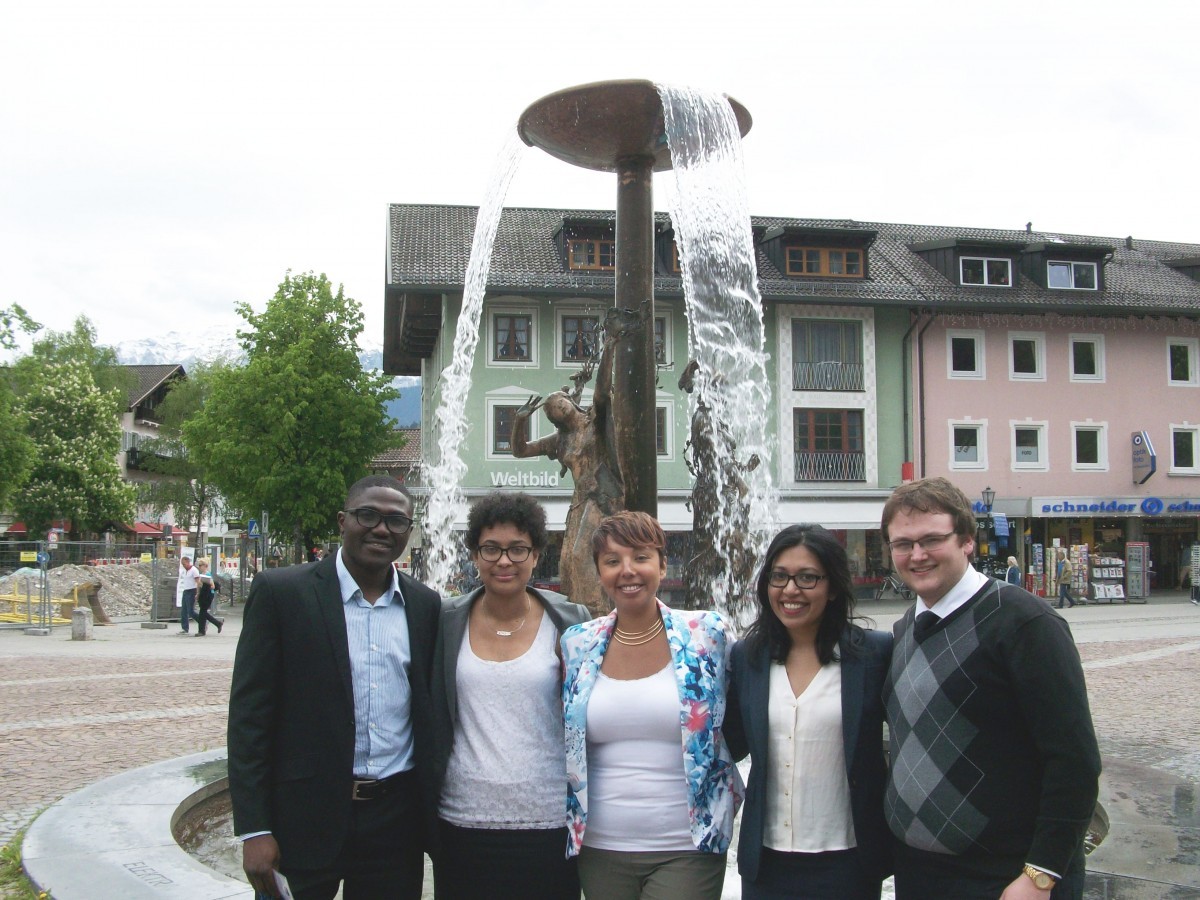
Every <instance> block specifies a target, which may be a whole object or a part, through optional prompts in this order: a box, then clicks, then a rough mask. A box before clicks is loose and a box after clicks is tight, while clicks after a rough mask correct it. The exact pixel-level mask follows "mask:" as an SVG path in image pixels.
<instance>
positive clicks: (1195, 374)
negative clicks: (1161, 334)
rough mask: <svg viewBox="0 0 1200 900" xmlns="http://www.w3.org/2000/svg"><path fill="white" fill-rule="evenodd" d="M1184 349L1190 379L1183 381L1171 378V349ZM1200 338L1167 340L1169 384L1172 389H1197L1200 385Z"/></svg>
mask: <svg viewBox="0 0 1200 900" xmlns="http://www.w3.org/2000/svg"><path fill="white" fill-rule="evenodd" d="M1172 347H1184V348H1185V349H1186V350H1187V355H1188V377H1187V378H1186V379H1185V380H1183V381H1175V380H1173V379H1172V378H1171V348H1172ZM1198 362H1200V338H1185V337H1169V338H1167V384H1168V385H1170V386H1171V387H1196V386H1197V385H1200V366H1198V365H1197V363H1198Z"/></svg>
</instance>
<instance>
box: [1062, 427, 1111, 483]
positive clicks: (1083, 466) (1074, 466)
mask: <svg viewBox="0 0 1200 900" xmlns="http://www.w3.org/2000/svg"><path fill="white" fill-rule="evenodd" d="M1080 431H1095V432H1097V433H1098V434H1099V435H1100V437H1099V439H1098V440H1097V442H1096V443H1097V448H1096V451H1097V456H1098V460H1097V461H1096V462H1094V463H1081V462H1080V461H1079V457H1078V456H1077V455H1076V450H1077V444H1076V437H1075V436H1076V435H1077V434H1078V433H1079V432H1080ZM1071 470H1072V471H1074V472H1107V471H1108V423H1107V422H1093V421H1092V420H1091V419H1088V420H1087V421H1085V422H1072V423H1071Z"/></svg>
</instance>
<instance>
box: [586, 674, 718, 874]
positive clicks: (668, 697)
mask: <svg viewBox="0 0 1200 900" xmlns="http://www.w3.org/2000/svg"><path fill="white" fill-rule="evenodd" d="M587 754H588V763H587V764H588V818H587V831H585V832H584V835H583V845H584V846H585V847H593V848H595V849H598V850H623V851H647V850H652V851H667V850H693V851H694V850H695V849H696V846H695V844H694V843H693V841H692V827H691V819H690V818H689V816H688V792H687V778H685V777H684V771H683V732H682V731H681V730H680V724H679V687H678V685H677V684H676V682H675V669H674V667H673V666H672V665H671V664H670V663H668V664H667V665H666V666H664V667H663V668H662V669H660V670H659V671H658V672H656V673H655V674H653V675H650V676H649V677H647V678H635V679H632V680H629V681H625V680H619V679H616V678H609V677H608V676H607V675H605V674H604V673H603V672H601V673H600V677H599V678H597V679H596V684H595V687H593V688H592V695H591V697H589V698H588V708H587Z"/></svg>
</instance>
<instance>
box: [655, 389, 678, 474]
mask: <svg viewBox="0 0 1200 900" xmlns="http://www.w3.org/2000/svg"><path fill="white" fill-rule="evenodd" d="M654 408H655V413H654V414H655V416H657V415H658V412H657V410H660V409H661V410H663V412H664V413H665V415H664V416H663V418H664V419H666V431H665V432H664V434H663V452H662V453H659V452H658V448H657V445H655V455H656V456H657V457H658V459H660V460H662V461H663V462H667V461H670V460H674V459H675V398H674V397H672V396H670V395H669V394H667V393H665V392H659V393H658V395H657V397H656V399H655V401H654Z"/></svg>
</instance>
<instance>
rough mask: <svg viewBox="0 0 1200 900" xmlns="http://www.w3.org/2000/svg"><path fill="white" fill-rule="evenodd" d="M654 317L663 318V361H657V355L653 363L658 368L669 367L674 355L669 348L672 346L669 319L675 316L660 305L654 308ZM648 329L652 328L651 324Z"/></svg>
mask: <svg viewBox="0 0 1200 900" xmlns="http://www.w3.org/2000/svg"><path fill="white" fill-rule="evenodd" d="M654 318H655V319H662V320H663V361H662V362H658V359H657V357H655V363H654V364H655V365H656V366H658V367H659V368H660V369H669V368H671V367H673V366H674V365H675V355H674V354H673V353H672V352H671V348H672V347H673V346H674V331H673V326H672V322H671V320H672V319H674V318H675V316H674V315H673V313H672V311H671V310H670V309H665V308H661V307H660V308H658V309H655V311H654ZM650 330H651V331H653V330H654V326H653V325H652V326H651V327H650Z"/></svg>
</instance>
